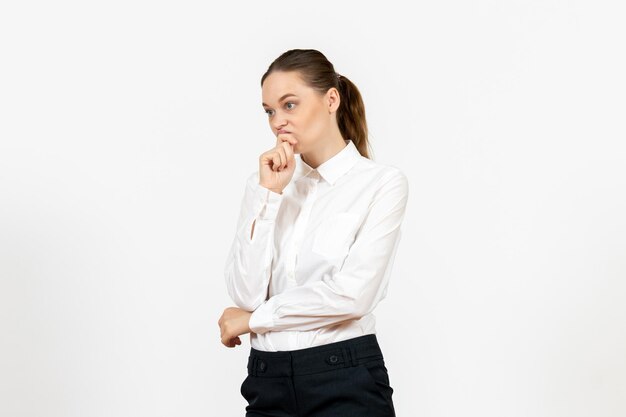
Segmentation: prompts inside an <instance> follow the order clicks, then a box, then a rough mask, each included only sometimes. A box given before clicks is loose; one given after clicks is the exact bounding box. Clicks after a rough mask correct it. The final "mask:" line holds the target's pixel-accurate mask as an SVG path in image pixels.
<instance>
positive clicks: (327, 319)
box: [249, 169, 408, 334]
mask: <svg viewBox="0 0 626 417" xmlns="http://www.w3.org/2000/svg"><path fill="white" fill-rule="evenodd" d="M407 200H408V181H407V178H406V177H405V175H404V174H403V173H402V172H401V171H400V170H398V169H396V170H394V172H393V173H392V175H391V176H390V178H388V179H387V180H385V181H384V184H383V185H382V186H381V188H380V189H379V190H378V192H377V193H376V196H375V198H374V201H373V202H372V203H371V204H370V209H369V212H368V214H367V216H366V218H365V220H364V222H363V224H362V225H361V228H360V230H359V232H358V233H357V236H356V239H355V241H354V243H353V244H352V246H351V247H350V251H349V253H348V255H347V257H346V259H345V261H344V264H343V267H342V269H341V270H340V271H337V272H336V273H333V274H327V275H325V276H323V277H321V279H320V280H318V281H313V282H309V283H306V284H304V285H301V286H298V287H293V288H290V289H288V290H286V291H284V292H282V293H280V294H276V295H274V296H273V297H271V298H270V299H269V300H267V301H265V302H263V303H262V304H261V305H260V306H259V307H258V308H257V309H256V310H255V311H254V312H253V313H252V315H251V316H250V322H249V327H250V329H251V331H253V332H254V333H258V334H263V333H265V332H267V331H270V330H272V331H280V330H301V331H307V330H313V329H317V328H320V327H324V326H328V325H332V324H337V323H339V322H342V321H346V320H354V319H359V318H361V317H363V316H364V315H366V314H369V313H370V312H371V311H372V310H373V309H374V307H376V305H377V304H378V302H379V301H380V300H382V299H383V298H384V297H385V295H386V292H387V285H388V283H389V278H390V275H391V268H392V266H393V261H394V257H395V254H396V251H397V248H398V243H399V241H400V236H401V230H400V226H401V224H402V220H403V218H404V213H405V211H406V204H407Z"/></svg>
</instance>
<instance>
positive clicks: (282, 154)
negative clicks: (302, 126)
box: [276, 145, 287, 170]
mask: <svg viewBox="0 0 626 417" xmlns="http://www.w3.org/2000/svg"><path fill="white" fill-rule="evenodd" d="M276 152H278V153H279V154H280V162H281V163H280V169H281V170H282V169H284V168H285V166H286V165H287V154H286V153H285V147H284V145H281V146H279V147H278V148H277V149H276Z"/></svg>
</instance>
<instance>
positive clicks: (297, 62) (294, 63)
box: [261, 49, 370, 158]
mask: <svg viewBox="0 0 626 417" xmlns="http://www.w3.org/2000/svg"><path fill="white" fill-rule="evenodd" d="M274 71H298V72H299V74H300V76H301V77H302V79H303V80H304V82H305V83H306V84H307V85H308V86H309V87H311V88H313V89H314V90H317V91H318V92H319V93H320V94H326V92H327V91H328V90H329V89H330V88H332V87H335V88H336V89H337V90H338V91H339V96H340V98H341V103H340V105H339V108H338V109H337V125H338V126H339V131H340V132H341V135H342V136H343V138H344V139H350V140H352V141H353V142H354V145H355V146H356V148H357V149H358V150H359V153H360V154H361V155H363V156H364V157H366V158H370V154H369V150H368V147H369V146H370V145H369V142H368V132H367V122H366V120H365V106H364V104H363V99H362V97H361V93H360V92H359V89H358V88H357V87H356V85H354V83H352V81H350V80H349V79H348V78H346V77H344V76H343V75H339V74H337V73H336V72H335V68H334V67H333V64H332V63H331V62H330V61H329V60H328V59H326V57H325V56H324V54H322V53H321V52H320V51H317V50H315V49H290V50H288V51H286V52H284V53H283V54H282V55H280V56H279V57H278V58H276V59H275V60H274V62H272V63H271V64H270V66H269V68H268V69H267V71H266V72H265V74H263V77H261V86H263V82H264V81H265V78H266V77H267V76H268V75H270V74H271V73H272V72H274Z"/></svg>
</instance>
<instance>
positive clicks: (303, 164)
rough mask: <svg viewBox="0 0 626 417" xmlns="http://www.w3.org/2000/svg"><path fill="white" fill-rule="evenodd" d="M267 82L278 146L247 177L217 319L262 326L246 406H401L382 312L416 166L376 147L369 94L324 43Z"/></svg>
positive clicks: (369, 416)
mask: <svg viewBox="0 0 626 417" xmlns="http://www.w3.org/2000/svg"><path fill="white" fill-rule="evenodd" d="M261 87H262V95H263V108H264V110H265V112H266V113H267V115H268V120H269V125H270V128H271V129H272V132H273V133H274V134H275V135H276V144H275V146H274V147H273V148H272V149H270V150H268V151H267V152H264V153H263V154H262V155H260V157H259V169H258V171H255V172H253V173H251V174H250V175H249V176H248V178H247V184H246V189H245V193H244V196H243V199H242V204H241V211H240V214H239V218H238V224H237V231H236V236H235V239H234V241H233V243H232V246H231V249H230V253H229V255H228V259H227V262H226V268H225V271H224V272H225V278H226V285H227V288H228V293H229V295H230V297H231V298H232V300H233V302H234V303H235V304H236V305H237V307H229V308H226V309H225V310H224V312H223V314H222V316H221V317H220V319H219V321H218V325H219V326H220V331H221V339H222V343H223V344H224V345H225V346H228V347H235V346H236V345H239V344H241V339H240V338H239V336H241V335H242V334H246V333H250V344H251V348H250V356H249V357H248V365H247V366H248V376H247V377H246V379H245V380H244V381H243V383H242V385H241V388H240V390H241V394H242V396H243V397H244V398H245V399H246V401H247V402H248V406H246V412H247V413H246V416H247V417H252V416H285V417H287V416H298V417H332V416H337V417H346V416H363V417H393V416H395V411H394V405H393V400H392V394H393V388H392V387H391V385H390V381H389V375H388V371H387V368H386V367H385V361H384V358H383V354H382V351H381V348H380V346H379V345H378V341H377V338H376V329H375V317H374V314H373V313H372V312H373V310H374V308H375V307H376V305H377V304H378V303H379V302H380V300H382V299H383V298H384V297H385V295H386V293H387V286H388V283H389V278H390V275H391V269H392V265H393V260H394V257H395V254H396V251H397V248H398V242H399V240H400V234H401V231H400V226H401V223H402V220H403V217H404V213H405V209H406V203H407V198H408V182H407V178H406V176H405V175H404V174H403V173H402V171H400V170H399V169H398V168H397V167H395V166H392V165H383V164H379V163H376V162H374V161H372V160H371V159H370V157H369V153H368V150H367V147H368V141H367V124H366V121H365V110H364V106H363V102H362V99H361V94H360V93H359V91H358V89H357V88H356V86H355V85H354V84H353V83H352V82H351V81H350V80H348V79H347V78H346V77H344V76H343V75H339V74H337V73H336V72H335V70H334V67H333V65H332V64H331V63H330V62H329V61H328V60H327V59H326V57H325V56H324V55H323V54H322V53H320V52H319V51H316V50H312V49H294V50H290V51H287V52H285V53H283V54H282V55H281V56H279V57H278V58H277V59H276V60H275V61H274V62H273V63H272V64H271V65H270V66H269V68H268V70H267V72H266V73H265V74H264V75H263V77H262V78H261Z"/></svg>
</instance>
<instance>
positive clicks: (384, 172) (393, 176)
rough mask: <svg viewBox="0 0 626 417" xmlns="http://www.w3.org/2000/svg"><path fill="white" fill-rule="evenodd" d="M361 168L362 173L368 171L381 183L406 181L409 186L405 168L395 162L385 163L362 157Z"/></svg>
mask: <svg viewBox="0 0 626 417" xmlns="http://www.w3.org/2000/svg"><path fill="white" fill-rule="evenodd" d="M359 165H360V170H362V172H361V173H365V172H367V173H368V174H369V175H370V176H371V177H372V178H375V179H376V182H377V183H378V184H380V185H383V184H386V183H388V182H390V181H391V182H396V183H398V182H399V183H405V185H406V186H407V187H408V178H407V176H406V174H405V173H404V170H403V169H402V168H400V167H399V166H397V165H394V164H384V163H381V162H377V161H374V160H371V159H369V158H365V157H362V158H361V164H359Z"/></svg>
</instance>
